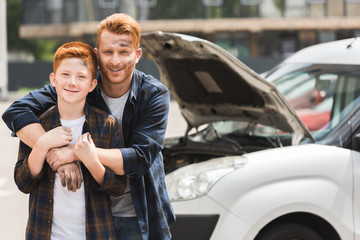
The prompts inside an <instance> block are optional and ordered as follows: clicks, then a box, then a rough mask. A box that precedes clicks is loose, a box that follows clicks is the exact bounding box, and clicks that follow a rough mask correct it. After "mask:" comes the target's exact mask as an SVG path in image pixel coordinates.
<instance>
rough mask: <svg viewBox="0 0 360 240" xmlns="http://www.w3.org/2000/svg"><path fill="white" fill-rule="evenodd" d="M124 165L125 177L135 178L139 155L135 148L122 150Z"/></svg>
mask: <svg viewBox="0 0 360 240" xmlns="http://www.w3.org/2000/svg"><path fill="white" fill-rule="evenodd" d="M120 151H121V154H122V157H123V163H124V171H125V175H126V176H128V177H131V176H135V171H134V169H136V167H138V166H136V164H137V161H136V160H137V155H136V151H135V149H133V148H120Z"/></svg>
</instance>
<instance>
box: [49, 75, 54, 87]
mask: <svg viewBox="0 0 360 240" xmlns="http://www.w3.org/2000/svg"><path fill="white" fill-rule="evenodd" d="M49 79H50V83H51V86H53V87H55V73H53V72H52V73H50V76H49Z"/></svg>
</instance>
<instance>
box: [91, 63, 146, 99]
mask: <svg viewBox="0 0 360 240" xmlns="http://www.w3.org/2000/svg"><path fill="white" fill-rule="evenodd" d="M96 79H97V81H98V83H97V85H96V89H95V90H96V93H97V94H98V95H99V96H101V89H100V82H101V74H100V70H99V71H98V72H97V74H96ZM140 80H141V73H140V71H139V70H137V69H134V71H133V75H132V79H131V91H130V94H129V100H130V102H133V101H136V99H137V96H138V94H139V91H140Z"/></svg>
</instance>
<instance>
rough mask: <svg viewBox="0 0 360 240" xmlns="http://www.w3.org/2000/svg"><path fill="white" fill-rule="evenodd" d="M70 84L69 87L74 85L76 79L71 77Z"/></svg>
mask: <svg viewBox="0 0 360 240" xmlns="http://www.w3.org/2000/svg"><path fill="white" fill-rule="evenodd" d="M69 81H70V84H71V85H76V79H75V77H74V76H72V77H70V80H69Z"/></svg>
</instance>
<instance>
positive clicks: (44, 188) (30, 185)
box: [14, 106, 126, 240]
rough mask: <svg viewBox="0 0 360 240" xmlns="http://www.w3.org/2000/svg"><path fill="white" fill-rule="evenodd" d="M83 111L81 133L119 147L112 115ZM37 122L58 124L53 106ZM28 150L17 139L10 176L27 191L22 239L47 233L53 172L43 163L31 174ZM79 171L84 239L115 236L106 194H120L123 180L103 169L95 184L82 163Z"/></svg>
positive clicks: (46, 236)
mask: <svg viewBox="0 0 360 240" xmlns="http://www.w3.org/2000/svg"><path fill="white" fill-rule="evenodd" d="M85 110H86V111H85V116H86V121H85V123H84V127H83V133H85V132H89V133H90V134H91V138H92V139H93V141H94V143H95V145H96V146H98V147H102V148H115V147H121V146H123V141H122V137H121V131H120V126H119V123H118V122H117V121H116V119H115V118H114V117H113V116H110V115H108V114H106V113H104V112H103V111H101V110H100V109H98V108H94V107H90V106H87V107H86V108H85ZM40 121H41V125H42V126H43V127H44V129H45V130H46V131H48V130H50V129H53V128H55V127H57V126H61V124H60V116H59V112H58V109H57V107H52V108H50V109H49V110H48V111H46V112H45V113H44V114H42V115H41V117H40ZM30 152H31V149H30V148H29V147H28V146H27V145H25V144H24V143H22V142H20V147H19V155H18V161H17V163H16V166H15V171H14V178H15V182H16V185H17V186H18V188H19V189H20V190H21V191H22V192H24V193H30V197H29V218H28V222H27V227H26V239H28V240H30V239H35V240H38V239H44V240H45V239H50V236H51V226H52V217H53V203H54V201H53V200H54V179H55V172H53V171H52V169H51V168H50V166H49V164H48V163H47V162H45V163H44V166H43V168H42V171H41V172H40V174H39V175H38V176H36V177H32V175H31V173H30V170H29V165H28V157H29V154H30ZM81 170H82V173H83V177H84V189H85V206H86V239H93V240H98V239H106V240H108V239H115V232H114V225H113V222H112V213H111V200H110V195H112V196H119V195H121V194H122V193H123V192H124V189H125V187H126V179H125V178H124V177H123V176H119V175H116V174H114V173H113V172H112V171H111V170H109V169H107V168H105V175H104V180H103V183H102V184H101V185H99V184H98V183H97V182H96V181H95V179H94V178H93V177H92V175H91V174H90V172H89V171H88V170H87V169H86V167H85V166H84V165H83V164H81Z"/></svg>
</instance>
